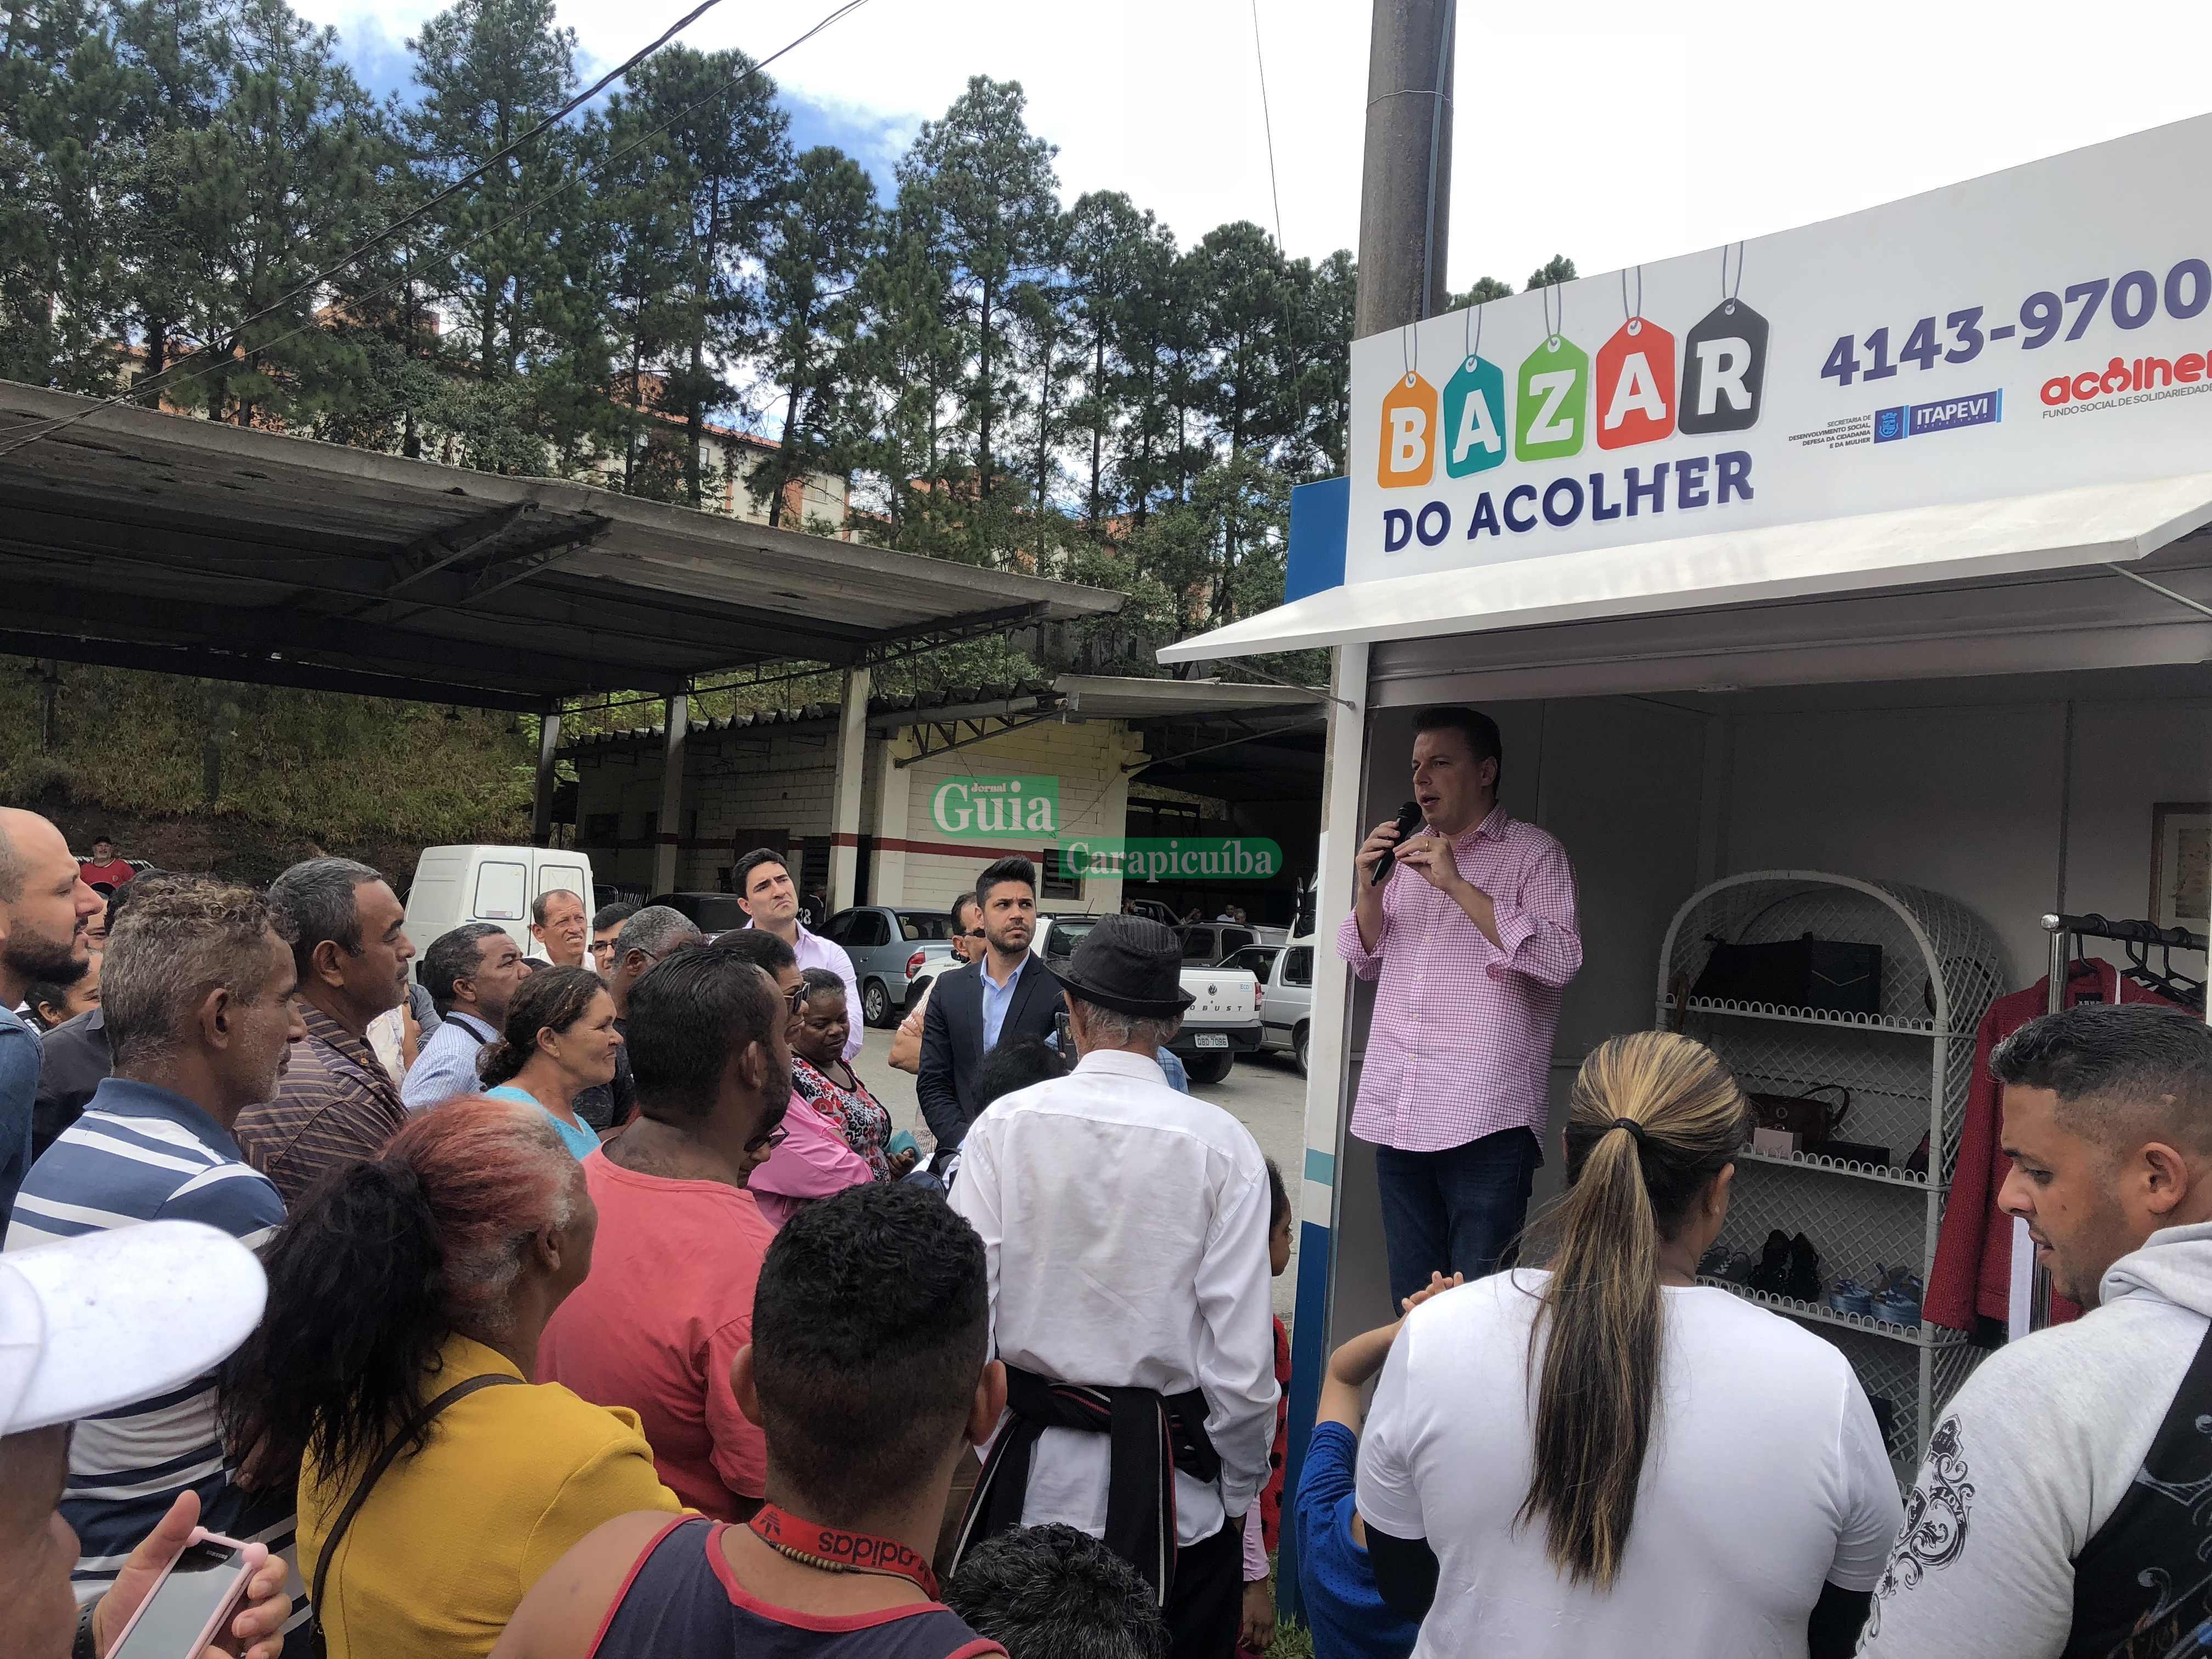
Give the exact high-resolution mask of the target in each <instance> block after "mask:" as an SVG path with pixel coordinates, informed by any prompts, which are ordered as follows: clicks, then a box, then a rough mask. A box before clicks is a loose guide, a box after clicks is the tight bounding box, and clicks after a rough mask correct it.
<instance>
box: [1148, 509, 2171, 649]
mask: <svg viewBox="0 0 2212 1659" xmlns="http://www.w3.org/2000/svg"><path fill="white" fill-rule="evenodd" d="M2208 523H2212V473H2196V474H2191V475H2189V476H2187V477H2178V478H2160V479H2153V480H2149V481H2146V482H2141V483H2119V484H2097V485H2092V486H2088V487H2086V488H2082V489H2063V490H2058V491H2055V492H2053V493H2051V494H2050V495H2025V496H2018V497H2015V498H2012V499H2010V500H2006V501H1972V502H1964V503H1958V504H1954V505H1948V506H1941V507H1912V508H1908V509H1905V510H1903V511H1899V512H1892V513H1865V514H1863V515H1860V516H1857V517H1854V518H1845V519H1828V520H1819V521H1816V522H1814V523H1809V524H1798V525H1779V526H1771V527H1769V528H1765V529H1760V530H1741V531H1732V532H1724V533H1722V534H1718V535H1711V536H1689V537H1684V538H1680V539H1679V540H1674V541H1657V542H1644V543H1639V544H1636V545H1634V546H1630V547H1608V548H1594V549H1590V550H1587V551H1583V552H1579V553H1565V554H1559V555H1557V556H1552V557H1545V558H1528V559H1516V560H1513V561H1511V562H1506V563H1500V564H1486V565H1475V566H1470V567H1467V568H1462V569H1457V570H1448V571H1441V572H1436V573H1431V574H1416V575H1407V576H1396V577H1389V578H1386V579H1384V580H1379V581H1370V582H1358V583H1352V584H1349V585H1347V586H1341V587H1335V588H1331V589H1329V590H1328V592H1322V593H1316V594H1313V595H1312V596H1310V598H1307V599H1299V600H1297V602H1295V603H1294V604H1291V605H1281V606H1279V607H1278V608H1277V609H1275V610H1273V611H1263V612H1261V614H1260V615H1258V616H1255V617H1246V618H1244V619H1243V621H1241V622H1237V623H1231V624H1230V625H1229V626H1228V627H1226V628H1220V629H1215V630H1214V631H1213V632H1212V633H1210V634H1200V635H1195V636H1194V637H1192V638H1190V639H1187V640H1181V641H1176V643H1175V644H1173V645H1170V646H1168V647H1165V648H1164V649H1163V650H1162V651H1161V652H1160V653H1159V659H1160V660H1161V661H1163V662H1179V661H1186V660H1200V659H1208V658H1222V657H1241V656H1253V655H1257V654H1260V653H1266V652H1277V651H1295V650H1303V649H1306V648H1309V647H1317V646H1334V645H1346V644H1352V643H1354V642H1358V641H1389V640H1413V639H1425V638H1431V637H1435V636H1439V635H1460V634H1474V633H1493V632H1498V631H1502V630H1506V629H1527V628H1535V627H1541V626H1545V625H1549V624H1557V623H1579V622H1598V621H1603V620H1606V619H1608V618H1623V617H1639V616H1652V615H1656V614H1660V613H1665V612H1680V611H1692V610H1708V609H1713V608H1716V607H1727V606H1742V605H1756V604H1759V603H1760V602H1773V601H1779V600H1789V599H1806V598H1815V597H1820V596H1826V595H1832V594H1840V593H1849V592H1870V591H1873V590H1877V589H1885V588H1905V587H1911V586H1921V585H1924V584H1936V583H1945V582H1958V581H1961V580H1966V581H1972V580H1979V579H1984V578H1993V577H2005V576H2018V575H2022V574H2031V573H2035V572H2048V571H2057V570H2064V569H2069V568H2078V567H2081V566H2093V565H2101V564H2107V563H2111V564H2128V563H2131V562H2135V561H2136V560H2140V559H2142V558H2143V557H2144V556H2147V555H2148V554H2151V553H2153V552H2155V551H2156V550H2158V549H2160V548H2161V547H2163V546H2165V545H2166V544H2168V543H2170V542H2172V541H2175V540H2178V539H2179V538H2182V537H2184V536H2186V535H2189V534H2191V532H2195V531H2197V530H2198V529H2200V528H2201V527H2203V526H2205V525H2207V524H2208ZM2168 603H2170V602H2168Z"/></svg>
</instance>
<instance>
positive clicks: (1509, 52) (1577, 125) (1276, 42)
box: [295, 0, 2212, 288]
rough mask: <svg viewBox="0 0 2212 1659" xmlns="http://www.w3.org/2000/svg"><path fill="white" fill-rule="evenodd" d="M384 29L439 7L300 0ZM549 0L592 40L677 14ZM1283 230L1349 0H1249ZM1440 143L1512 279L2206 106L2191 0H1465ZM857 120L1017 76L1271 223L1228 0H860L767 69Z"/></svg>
mask: <svg viewBox="0 0 2212 1659" xmlns="http://www.w3.org/2000/svg"><path fill="white" fill-rule="evenodd" d="M295 3H298V4H300V5H301V9H302V10H303V11H305V12H307V14H308V15H312V16H313V17H315V18H316V19H317V20H318V21H326V22H331V23H333V24H336V25H337V26H338V27H339V28H340V29H341V30H344V29H345V28H346V27H348V25H349V21H351V20H352V19H354V18H355V17H356V16H361V15H370V16H373V17H374V19H375V20H376V21H378V22H379V23H380V25H381V27H382V28H383V30H384V31H385V32H386V33H388V34H389V35H391V36H392V38H394V39H397V38H398V36H399V35H401V34H402V33H406V32H408V31H410V30H411V29H412V28H413V27H415V25H416V23H418V22H419V21H421V19H422V17H423V16H425V15H428V13H429V12H430V11H432V10H434V9H435V7H433V6H431V5H428V4H426V3H423V0H396V3H391V4H380V5H379V6H377V7H376V8H374V10H373V12H372V11H370V9H368V7H366V6H365V5H363V3H362V0H295ZM827 6H828V0H803V3H802V4H801V5H800V6H799V7H796V8H776V9H764V8H757V7H751V6H747V5H744V4H742V3H734V0H733V3H730V4H726V5H724V6H722V7H719V8H717V9H715V10H714V11H713V12H710V13H708V15H707V16H706V17H705V18H703V19H702V20H701V21H700V22H699V23H698V24H696V25H695V26H694V27H693V29H692V31H691V33H690V35H689V36H688V37H687V38H688V39H689V40H690V41H691V42H692V44H694V45H696V46H702V47H707V48H714V47H720V46H742V47H744V49H745V50H746V51H748V52H752V53H754V54H755V55H756V56H758V55H762V54H764V53H766V52H769V51H772V50H774V49H775V47H777V46H781V45H782V44H783V43H784V41H786V40H788V39H790V38H791V36H793V34H796V33H799V30H800V29H801V28H802V27H805V25H806V24H807V23H808V22H811V21H812V20H813V19H814V18H815V17H817V16H818V15H820V14H821V12H822V11H823V10H826V9H827ZM679 7H680V0H664V3H662V4H661V5H659V6H657V7H655V8H653V9H652V10H651V11H650V13H649V14H648V12H647V9H645V8H641V7H638V6H635V5H634V4H618V3H616V0H568V3H566V4H564V5H563V7H562V18H563V20H564V21H567V22H568V23H569V24H571V25H572V26H573V27H575V28H576V30H577V31H578V33H579V34H580V37H581V39H582V41H583V44H584V46H585V48H586V51H587V52H589V53H590V54H591V55H592V57H594V58H598V59H599V60H600V61H601V62H614V61H617V60H619V59H620V58H623V57H624V56H626V55H628V53H629V52H632V51H634V50H635V48H636V47H637V46H640V45H641V44H643V43H644V42H645V41H646V40H648V39H650V38H651V36H652V34H653V33H654V32H656V31H657V30H659V28H662V27H665V26H666V24H667V22H668V21H671V19H672V18H673V17H675V16H676V15H680V9H679ZM1260 21H1261V30H1262V33H1263V38H1264V41H1265V46H1266V54H1267V89H1268V94H1269V99H1270V103H1271V106H1272V109H1273V125H1274V138H1275V161H1276V166H1277V169H1278V173H1279V180H1280V185H1281V197H1282V222H1283V234H1284V237H1285V241H1286V242H1287V244H1288V246H1289V247H1290V249H1291V252H1294V253H1298V254H1305V255H1310V256H1313V257H1316V258H1318V257H1320V256H1322V255H1324V254H1326V253H1328V252H1329V251H1330V250H1332V249H1334V248H1337V247H1348V246H1352V245H1353V244H1354V243H1355V241H1356V240H1357V237H1358V218H1359V151H1360V141H1361V130H1362V122H1363V118H1364V106H1365V101H1366V73H1367V71H1366V64H1367V39H1368V32H1369V27H1370V7H1369V5H1368V4H1367V3H1366V0H1261V3H1260ZM1459 36H1460V39H1459V49H1458V56H1457V69H1456V74H1457V88H1456V92H1457V99H1456V106H1455V129H1456V132H1455V138H1456V142H1455V146H1454V153H1453V173H1452V209H1451V247H1450V258H1449V272H1450V279H1451V282H1452V283H1453V286H1455V288H1463V287H1465V286H1466V285H1467V284H1468V283H1470V282H1472V281H1473V279H1474V277H1475V276H1478V275H1481V274H1486V273H1487V274H1490V275H1493V276H1502V277H1504V278H1505V279H1507V280H1508V281H1510V282H1512V283H1515V284H1516V286H1517V285H1518V284H1519V283H1520V282H1521V281H1522V278H1523V277H1524V276H1526V275H1527V274H1528V271H1529V270H1531V269H1532V268H1533V267H1534V266H1535V265H1537V264H1541V263H1542V262H1543V261H1544V260H1545V259H1546V258H1549V257H1550V256H1551V255H1552V254H1553V253H1554V252H1565V253H1568V254H1571V255H1572V256H1573V257H1574V258H1575V260H1576V262H1577V264H1578V265H1579V266H1580V267H1581V268H1582V269H1583V270H1585V271H1592V272H1595V271H1601V270H1607V269H1610V268H1611V267H1613V266H1615V265H1620V264H1632V263H1634V262H1636V261H1638V260H1644V261H1652V260H1656V259H1661V258H1667V257H1668V256H1670V255H1673V254H1677V253H1682V252H1690V251H1692V250H1695V249H1698V248H1701V247H1709V246H1718V245H1719V244H1721V243H1723V242H1726V241H1731V240H1735V239H1737V238H1741V237H1745V236H1755V235H1759V234H1765V233H1766V232H1769V231H1773V230H1779V229H1784V228H1787V227H1789V226H1791V225H1796V224H1802V223H1805V222H1809V221H1812V220H1815V219H1821V218H1826V217H1829V216H1832V215H1835V214H1838V213H1844V212H1850V211H1851V210H1856V209H1858V208H1862V207H1867V206H1870V205H1872V204H1875V203H1878V202H1882V201H1887V200H1890V199H1892V198H1893V197H1899V196H1903V195H1909V194H1911V193H1913V192H1915V191H1921V190H1927V189H1930V188H1934V187H1936V186H1938V185H1944V184H1947V183H1950V182H1953V181H1954V180H1957V179H1966V178H1970V177H1973V176H1975V175H1977V174H1979V173H1987V172H1990V171H1992V170H1995V169H1996V168H2000V167H2009V166H2013V165H2015V164H2017V163H2019V162H2022V161H2031V160H2033V159H2035V158H2036V157H2038V156H2042V155H2051V154H2054V153H2056V152H2057V151H2060V150H2065V149H2074V148H2075V147H2076V146H2078V145H2081V144H2085V143H2094V142H2096V141H2098V140H2100V139H2103V138H2108V137H2116V136H2118V134H2121V133H2124V132H2129V131H2136V130H2137V129H2140V128H2143V127H2148V126H2155V125H2160V124H2161V123H2163V122H2166V121H2172V120H2177V119H2179V118H2183V117H2185V116H2189V115H2194V114H2197V113H2199V112H2202V111H2203V109H2204V108H2205V107H2206V102H2207V100H2206V97H2205V94H2203V92H2202V91H2201V90H2200V89H2199V88H2200V86H2201V84H2202V81H2203V76H2201V75H2200V74H2197V73H2196V72H2195V71H2194V69H2193V67H2192V66H2195V65H2201V64H2204V63H2206V62H2208V61H2212V5H2207V4H2205V3H2204V0H2132V3H2130V4H2129V5H2127V6H2125V7H2122V8H2118V9H2113V10H2110V11H2106V10H2102V9H2097V8H2093V7H2091V8H2084V7H2083V6H2082V5H2081V4H2080V3H2078V0H2064V3H2059V0H1861V3H1859V4H1857V5H1856V6H1853V7H1850V8H1848V9H1844V8H1832V7H1825V6H1823V7H1815V6H1813V5H1809V4H1804V3H1790V4H1777V3H1774V0H1673V3H1668V0H1644V3H1638V4H1629V3H1626V0H1554V3H1553V4H1551V5H1550V6H1548V7H1547V8H1546V9H1541V10H1538V9H1534V8H1533V7H1531V6H1528V5H1527V4H1526V3H1525V0H1524V3H1523V4H1522V6H1519V7H1515V8H1511V9H1509V8H1507V7H1506V6H1504V5H1502V4H1498V3H1494V0H1492V3H1475V0H1466V3H1462V6H1461V8H1460V18H1459ZM773 73H775V75H776V76H777V77H778V78H779V79H780V80H781V82H783V83H784V84H785V85H787V86H788V87H790V88H793V90H794V91H797V92H799V93H801V94H805V96H806V97H807V98H808V99H809V100H811V101H814V102H817V103H818V104H821V105H823V106H828V107H829V109H830V110H832V111H833V112H842V113H844V114H846V115H848V117H850V118H853V119H854V120H855V121H857V122H861V123H864V124H866V125H871V126H876V127H878V130H880V125H881V124H883V123H885V122H889V123H890V124H892V125H894V126H896V127H897V128H899V129H900V130H904V129H906V128H907V127H908V126H909V125H911V124H913V123H916V122H919V121H920V120H921V119H924V118H928V117H931V116H933V115H936V114H938V113H939V112H942V111H943V110H944V108H945V106H946V105H947V104H948V103H950V102H951V100H952V99H953V98H954V97H955V96H957V94H958V93H959V91H960V89H961V88H962V87H963V85H964V84H965V82H966V81H967V78H968V76H970V75H974V74H982V75H989V76H994V77H996V78H999V79H1012V80H1018V81H1020V82H1022V84H1023V86H1024V88H1026V89H1027V91H1028V94H1029V100H1030V124H1031V126H1032V127H1033V129H1034V130H1036V131H1038V132H1041V133H1042V134H1043V135H1045V136H1046V137H1048V138H1050V139H1052V140H1053V141H1054V143H1057V144H1058V145H1059V146H1060V178H1061V181H1062V185H1063V186H1064V188H1065V191H1066V196H1067V197H1068V199H1071V200H1072V199H1073V197H1075V196H1076V195H1077V194H1079V192H1081V191H1085V190H1093V189H1120V190H1124V191H1127V192H1128V193H1129V195H1130V196H1131V197H1133V198H1134V199H1135V200H1136V202H1137V203H1138V204H1139V205H1140V206H1144V207H1149V208H1152V210H1154V211H1156V212H1157V213H1158V214H1159V215H1160V216H1161V217H1162V218H1163V219H1164V220H1165V221H1166V222H1168V223H1169V224H1170V225H1172V226H1173V227H1174V228H1175V229H1176V233H1177V234H1179V235H1180V236H1181V237H1182V239H1183V240H1185V241H1186V242H1188V241H1190V240H1194V239H1195V238H1197V237H1198V236H1200V235H1202V234H1204V233H1205V232H1206V230H1208V229H1210V228H1212V227H1213V226H1214V225H1217V224H1219V223H1221V222H1224V221H1226V220H1231V219H1240V218H1241V219H1251V220H1253V221H1255V222H1258V223H1260V224H1261V225H1265V226H1268V227H1270V228H1272V227H1273V222H1274V210H1273V205H1272V204H1271V202H1270V199H1269V193H1268V179H1267V149H1266V144H1265V141H1264V139H1263V137H1262V133H1261V112H1260V94H1259V79H1258V74H1257V71H1256V70H1255V65H1254V60H1253V41H1252V14H1251V9H1250V3H1249V0H1119V3H1106V4H1101V3H1097V0H1092V3H1089V4H1084V5H1073V4H1066V3H1052V0H1028V3H1011V0H968V3H942V0H872V3H870V4H869V5H867V6H866V7H865V8H864V9H862V10H860V12H858V13H856V14H854V15H853V16H851V17H849V18H848V19H846V20H845V21H842V22H841V23H839V24H838V25H836V27H834V28H833V29H831V30H830V31H829V32H828V33H824V34H823V35H822V36H820V37H819V38H817V40H813V41H811V42H809V43H808V44H807V45H805V46H802V47H800V48H799V50H798V51H797V52H794V53H793V55H792V56H791V57H790V58H786V59H784V60H783V61H782V62H781V64H777V65H776V67H775V70H774V71H773Z"/></svg>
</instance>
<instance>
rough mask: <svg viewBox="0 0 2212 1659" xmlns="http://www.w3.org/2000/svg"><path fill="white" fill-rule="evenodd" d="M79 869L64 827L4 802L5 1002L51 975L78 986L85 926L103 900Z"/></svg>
mask: <svg viewBox="0 0 2212 1659" xmlns="http://www.w3.org/2000/svg"><path fill="white" fill-rule="evenodd" d="M101 905H102V900H101V898H100V895H99V894H97V893H95V892H94V891H93V890H92V889H91V888H90V887H88V886H87V885H86V884H85V883H84V880H83V878H82V877H81V876H79V875H78V873H77V865H76V859H74V858H72V857H71V856H70V849H69V842H67V841H66V840H64V838H63V836H62V832H61V831H60V830H58V829H55V828H54V826H53V825H52V824H51V823H47V822H46V819H44V818H42V817H40V816H39V815H38V814H37V813H36V812H26V811H23V810H22V809H21V808H20V807H15V806H0V997H4V998H5V999H6V1000H5V1002H4V1004H0V1006H9V1007H12V1006H15V1003H17V1002H19V1001H21V1000H22V996H23V992H24V989H25V987H27V986H29V985H30V984H31V983H32V982H33V981H38V980H46V981H52V982H53V983H54V984H57V985H63V986H67V985H73V984H75V983H76V981H78V980H79V979H81V978H82V977H83V975H84V972H85V969H86V968H87V967H88V965H89V963H90V962H91V948H90V946H89V945H88V943H87V941H86V939H85V933H84V930H85V924H86V923H87V921H89V920H90V919H91V917H92V916H93V915H94V914H95V913H97V912H98V911H99V910H100V908H101Z"/></svg>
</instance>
